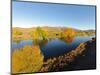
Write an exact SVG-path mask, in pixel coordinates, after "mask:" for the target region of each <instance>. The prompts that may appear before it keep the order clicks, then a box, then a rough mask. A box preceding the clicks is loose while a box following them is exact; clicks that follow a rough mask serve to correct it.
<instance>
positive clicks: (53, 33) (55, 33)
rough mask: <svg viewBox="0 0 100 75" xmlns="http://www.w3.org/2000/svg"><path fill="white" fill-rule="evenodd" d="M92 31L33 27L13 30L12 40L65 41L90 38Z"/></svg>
mask: <svg viewBox="0 0 100 75" xmlns="http://www.w3.org/2000/svg"><path fill="white" fill-rule="evenodd" d="M94 34H95V31H94V30H86V31H82V30H77V29H73V28H60V27H34V28H13V29H12V40H13V41H20V40H27V39H28V40H29V39H32V40H47V39H54V38H59V39H63V38H64V39H65V38H69V39H70V38H72V37H75V36H90V35H94Z"/></svg>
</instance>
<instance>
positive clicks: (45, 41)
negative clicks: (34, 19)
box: [40, 40, 48, 46]
mask: <svg viewBox="0 0 100 75" xmlns="http://www.w3.org/2000/svg"><path fill="white" fill-rule="evenodd" d="M47 43H48V40H42V41H41V42H40V45H41V46H44V45H46V44H47Z"/></svg>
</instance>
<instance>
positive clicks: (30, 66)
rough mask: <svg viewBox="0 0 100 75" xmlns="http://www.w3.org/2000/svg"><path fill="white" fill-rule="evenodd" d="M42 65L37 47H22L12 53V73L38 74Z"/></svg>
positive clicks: (41, 58)
mask: <svg viewBox="0 0 100 75" xmlns="http://www.w3.org/2000/svg"><path fill="white" fill-rule="evenodd" d="M42 64H43V55H42V54H41V51H40V49H39V46H24V47H23V48H20V49H16V50H14V52H13V53H12V73H29V72H38V71H39V69H40V68H41V66H42Z"/></svg>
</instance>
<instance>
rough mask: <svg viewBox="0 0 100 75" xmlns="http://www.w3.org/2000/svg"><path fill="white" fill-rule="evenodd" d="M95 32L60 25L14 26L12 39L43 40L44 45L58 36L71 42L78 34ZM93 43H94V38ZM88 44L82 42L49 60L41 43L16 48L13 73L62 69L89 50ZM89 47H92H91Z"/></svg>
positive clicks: (13, 56)
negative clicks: (73, 48) (44, 54)
mask: <svg viewBox="0 0 100 75" xmlns="http://www.w3.org/2000/svg"><path fill="white" fill-rule="evenodd" d="M94 34H95V31H94V30H91V31H90V30H87V31H82V30H77V29H73V28H60V27H35V28H13V29H12V41H16V42H18V41H20V40H30V39H31V40H33V41H34V42H35V41H36V42H43V43H42V45H43V44H46V43H47V42H48V40H50V39H55V38H57V39H60V40H64V41H65V42H68V43H70V42H72V41H73V40H74V37H76V36H90V35H94ZM91 43H94V42H93V40H92V41H91ZM86 46H89V44H88V43H87V42H85V43H81V44H80V45H79V46H78V47H77V48H76V49H75V50H71V51H70V52H68V53H65V54H63V55H62V56H58V57H53V58H50V59H47V60H44V56H43V54H42V52H41V50H40V47H39V43H36V44H34V45H32V46H27V45H26V46H24V47H22V48H18V49H15V50H13V52H12V73H30V72H50V71H60V70H62V69H64V67H65V66H68V65H69V64H70V63H71V62H73V61H74V60H75V59H76V58H77V57H78V56H82V55H84V54H83V53H84V51H86V50H87V48H86ZM93 46H94V45H93ZM89 48H90V49H91V47H89ZM58 67H59V68H58ZM67 69H68V68H67Z"/></svg>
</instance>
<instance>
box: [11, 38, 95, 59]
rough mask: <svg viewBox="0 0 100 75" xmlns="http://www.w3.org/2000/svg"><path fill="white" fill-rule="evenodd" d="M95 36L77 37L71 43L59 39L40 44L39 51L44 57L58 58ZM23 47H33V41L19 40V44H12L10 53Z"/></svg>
mask: <svg viewBox="0 0 100 75" xmlns="http://www.w3.org/2000/svg"><path fill="white" fill-rule="evenodd" d="M93 37H95V36H78V37H75V38H73V39H72V40H71V41H69V40H61V39H52V40H48V41H47V40H46V41H43V42H41V43H40V44H39V45H40V49H41V51H42V53H43V55H44V57H46V58H49V57H53V56H59V55H62V54H64V53H65V52H69V51H71V50H73V49H75V48H76V47H77V46H78V45H79V44H80V43H81V42H85V41H88V40H91V38H93ZM25 45H31V46H32V45H33V46H34V41H33V40H21V41H20V42H12V51H14V49H16V48H22V47H23V46H25Z"/></svg>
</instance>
